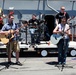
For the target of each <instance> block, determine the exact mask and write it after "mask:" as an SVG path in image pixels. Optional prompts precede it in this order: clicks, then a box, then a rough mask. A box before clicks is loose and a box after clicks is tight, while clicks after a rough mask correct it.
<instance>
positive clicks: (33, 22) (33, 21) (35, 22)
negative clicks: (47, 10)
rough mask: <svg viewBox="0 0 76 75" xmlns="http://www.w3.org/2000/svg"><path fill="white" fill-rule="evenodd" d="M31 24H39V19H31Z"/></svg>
mask: <svg viewBox="0 0 76 75" xmlns="http://www.w3.org/2000/svg"><path fill="white" fill-rule="evenodd" d="M29 25H30V26H38V25H39V20H38V19H35V20H33V19H30V20H29Z"/></svg>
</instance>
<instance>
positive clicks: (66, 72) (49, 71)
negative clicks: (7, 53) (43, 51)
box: [0, 57, 76, 75]
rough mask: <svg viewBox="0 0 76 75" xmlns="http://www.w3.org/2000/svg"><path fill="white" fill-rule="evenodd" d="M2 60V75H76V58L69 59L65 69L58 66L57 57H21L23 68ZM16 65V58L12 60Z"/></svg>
mask: <svg viewBox="0 0 76 75" xmlns="http://www.w3.org/2000/svg"><path fill="white" fill-rule="evenodd" d="M6 62H7V58H5V57H4V58H0V75H76V57H67V63H66V65H65V66H64V67H62V65H60V66H59V65H57V57H21V58H20V62H21V63H22V64H23V66H18V65H16V64H11V65H10V66H9V67H8V68H7V64H6ZM12 62H13V63H15V58H12Z"/></svg>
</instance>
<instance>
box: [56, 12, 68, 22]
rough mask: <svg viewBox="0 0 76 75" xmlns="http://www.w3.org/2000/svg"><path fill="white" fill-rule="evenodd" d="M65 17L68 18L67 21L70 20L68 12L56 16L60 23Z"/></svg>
mask: <svg viewBox="0 0 76 75" xmlns="http://www.w3.org/2000/svg"><path fill="white" fill-rule="evenodd" d="M64 16H65V17H66V19H69V14H68V13H67V12H64V13H61V12H60V13H58V14H57V15H56V19H59V23H61V18H62V17H64Z"/></svg>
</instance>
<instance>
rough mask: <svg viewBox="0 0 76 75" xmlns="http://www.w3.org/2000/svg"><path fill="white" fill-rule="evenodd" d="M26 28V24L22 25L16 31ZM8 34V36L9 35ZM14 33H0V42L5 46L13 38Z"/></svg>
mask: <svg viewBox="0 0 76 75" xmlns="http://www.w3.org/2000/svg"><path fill="white" fill-rule="evenodd" d="M25 26H27V24H23V25H22V26H21V27H19V28H18V29H17V30H19V29H21V28H23V27H25ZM9 33H10V34H9ZM15 33H16V30H12V29H11V30H9V31H3V32H0V41H1V42H2V43H3V44H7V43H8V42H9V41H10V40H12V39H13V38H14V34H15Z"/></svg>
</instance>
